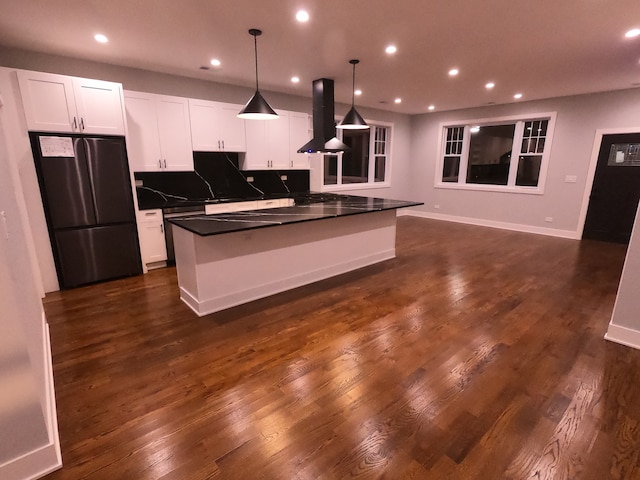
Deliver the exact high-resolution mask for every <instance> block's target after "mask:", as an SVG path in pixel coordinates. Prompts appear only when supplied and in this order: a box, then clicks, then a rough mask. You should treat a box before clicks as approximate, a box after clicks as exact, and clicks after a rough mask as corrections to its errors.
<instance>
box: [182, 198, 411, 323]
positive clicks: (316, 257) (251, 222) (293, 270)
mask: <svg viewBox="0 0 640 480" xmlns="http://www.w3.org/2000/svg"><path fill="white" fill-rule="evenodd" d="M416 205H420V203H416V202H407V201H400V200H387V199H381V198H371V197H358V196H351V195H335V196H332V199H331V200H329V201H323V202H317V203H309V204H304V205H300V204H297V205H294V206H289V207H280V208H271V209H265V210H250V211H242V212H233V213H220V214H215V215H196V216H189V217H182V218H181V217H177V218H172V219H171V220H170V222H171V223H172V224H173V225H174V226H173V238H174V245H175V255H176V268H177V272H178V285H179V287H180V298H181V299H182V301H184V302H185V303H186V304H187V305H188V306H189V307H190V308H191V309H192V310H193V311H194V312H195V313H196V314H198V315H199V316H203V315H207V314H209V313H213V312H217V311H220V310H223V309H226V308H229V307H233V306H236V305H240V304H242V303H246V302H249V301H252V300H256V299H258V298H262V297H266V296H268V295H272V294H275V293H279V292H282V291H285V290H289V289H291V288H295V287H299V286H301V285H305V284H308V283H312V282H315V281H318V280H322V279H325V278H328V277H332V276H334V275H339V274H341V273H345V272H348V271H351V270H355V269H358V268H362V267H364V266H367V265H371V264H374V263H377V262H381V261H384V260H388V259H391V258H394V257H395V237H396V210H397V209H398V208H405V207H412V206H416Z"/></svg>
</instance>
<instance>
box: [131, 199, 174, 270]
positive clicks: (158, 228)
mask: <svg viewBox="0 0 640 480" xmlns="http://www.w3.org/2000/svg"><path fill="white" fill-rule="evenodd" d="M138 219H139V223H140V228H139V233H140V252H141V255H142V263H144V264H148V263H154V262H163V261H166V260H167V245H166V242H165V237H164V222H163V218H162V210H143V211H140V212H138Z"/></svg>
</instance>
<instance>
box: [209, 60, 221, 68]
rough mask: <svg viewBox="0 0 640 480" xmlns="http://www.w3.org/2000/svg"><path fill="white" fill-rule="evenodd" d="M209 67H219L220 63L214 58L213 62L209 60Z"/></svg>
mask: <svg viewBox="0 0 640 480" xmlns="http://www.w3.org/2000/svg"><path fill="white" fill-rule="evenodd" d="M211 65H213V66H214V67H219V66H220V65H222V63H220V60H218V59H217V58H214V59H213V60H211Z"/></svg>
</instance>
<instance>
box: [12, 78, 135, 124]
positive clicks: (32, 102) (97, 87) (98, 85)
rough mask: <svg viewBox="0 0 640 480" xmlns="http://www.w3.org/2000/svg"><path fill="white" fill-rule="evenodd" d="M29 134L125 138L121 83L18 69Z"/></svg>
mask: <svg viewBox="0 0 640 480" xmlns="http://www.w3.org/2000/svg"><path fill="white" fill-rule="evenodd" d="M17 76H18V84H19V85H20V94H21V96H22V102H23V105H24V111H25V117H26V119H27V128H28V129H29V130H30V131H39V132H58V133H84V134H95V135H124V133H125V128H124V116H123V111H122V85H121V84H119V83H113V82H105V81H102V80H92V79H88V78H79V77H68V76H65V75H54V74H51V73H43V72H32V71H27V70H18V71H17Z"/></svg>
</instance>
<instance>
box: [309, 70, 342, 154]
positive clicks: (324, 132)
mask: <svg viewBox="0 0 640 480" xmlns="http://www.w3.org/2000/svg"><path fill="white" fill-rule="evenodd" d="M312 93H313V138H312V139H311V140H310V141H309V142H307V143H305V144H304V145H303V146H302V147H300V148H299V149H298V153H316V152H326V153H336V152H344V151H347V152H348V151H350V150H351V148H349V147H348V146H347V145H345V144H344V143H342V142H341V141H340V140H338V137H336V121H335V118H334V117H335V106H334V103H333V80H330V79H328V78H319V79H318V80H314V81H313V92H312Z"/></svg>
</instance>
